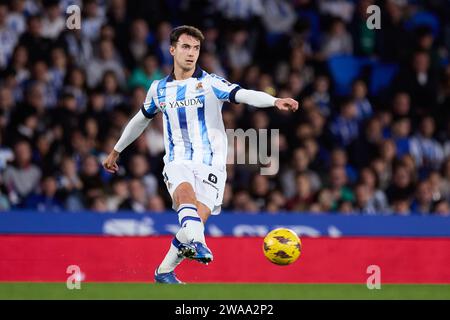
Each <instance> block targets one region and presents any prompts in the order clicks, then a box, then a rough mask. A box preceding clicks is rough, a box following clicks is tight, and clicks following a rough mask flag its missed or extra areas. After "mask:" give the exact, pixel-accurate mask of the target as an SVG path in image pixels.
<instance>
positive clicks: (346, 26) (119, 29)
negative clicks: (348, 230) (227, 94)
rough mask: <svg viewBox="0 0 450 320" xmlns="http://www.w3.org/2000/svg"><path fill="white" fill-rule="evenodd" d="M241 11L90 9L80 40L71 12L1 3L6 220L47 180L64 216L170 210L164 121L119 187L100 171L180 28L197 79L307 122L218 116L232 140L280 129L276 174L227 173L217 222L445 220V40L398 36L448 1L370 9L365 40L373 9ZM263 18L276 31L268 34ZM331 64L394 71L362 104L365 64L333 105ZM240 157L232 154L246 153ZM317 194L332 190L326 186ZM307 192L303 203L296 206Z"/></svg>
mask: <svg viewBox="0 0 450 320" xmlns="http://www.w3.org/2000/svg"><path fill="white" fill-rule="evenodd" d="M175 2H176V1H175ZM206 2H208V1H206ZM238 2H239V1H234V0H233V1H231V0H230V1H228V0H221V1H215V2H214V1H213V2H208V3H207V4H206V5H201V3H202V2H198V3H197V2H196V1H186V2H183V6H182V8H180V10H181V11H180V10H172V9H173V8H174V6H175V4H172V3H168V2H164V1H162V0H155V1H147V2H146V1H138V2H126V1H124V0H114V1H111V2H108V1H96V0H89V1H84V2H83V13H82V14H83V16H82V28H81V29H73V30H69V29H67V28H65V23H62V22H64V12H65V9H66V7H67V5H69V4H72V2H70V1H62V2H56V1H54V0H49V1H43V2H42V3H41V2H33V1H15V0H14V1H9V2H7V3H6V4H5V3H4V2H1V3H0V42H1V49H0V174H1V175H2V178H1V179H0V208H3V209H8V208H14V209H16V208H18V207H20V206H25V200H24V199H26V198H27V197H29V196H30V195H40V188H39V181H40V180H41V179H40V176H41V175H44V176H45V177H47V176H53V177H56V182H57V194H58V197H59V199H60V201H61V203H62V205H61V206H63V207H64V209H66V210H71V211H79V210H83V209H92V210H95V211H99V212H105V211H117V210H120V209H119V206H120V204H121V203H123V202H126V201H127V200H128V202H127V203H125V204H124V205H126V207H127V208H128V209H127V210H137V211H142V210H152V211H155V212H156V211H158V212H159V211H162V210H163V209H170V205H169V201H167V200H168V197H167V194H165V192H164V191H161V190H163V189H164V188H161V187H163V181H162V180H163V179H162V177H161V174H160V172H161V168H162V163H161V155H162V153H163V152H164V144H163V143H164V139H163V131H162V126H163V121H164V120H163V117H161V115H158V116H156V117H155V119H154V120H153V122H152V125H151V126H150V127H149V128H148V129H147V130H146V131H145V133H144V134H143V135H142V137H140V138H139V139H137V141H136V142H135V143H134V144H133V145H132V146H130V148H129V149H127V151H126V152H125V153H124V157H123V159H122V160H123V163H121V164H120V176H121V178H120V179H119V180H118V181H116V180H115V179H112V180H111V176H110V175H109V174H107V173H106V172H105V171H103V170H99V169H98V162H99V160H101V159H102V158H103V157H104V156H105V155H106V154H107V153H108V152H109V151H110V150H111V148H112V145H113V143H114V141H115V140H116V138H117V137H118V136H119V135H120V128H122V127H123V126H124V124H126V122H127V121H128V119H129V116H130V114H132V113H135V112H137V111H138V110H139V108H141V105H142V101H143V100H144V99H145V97H146V94H147V92H146V91H147V89H148V88H149V86H150V83H151V82H152V81H153V80H154V79H159V78H161V77H163V76H164V75H165V74H168V73H169V72H170V71H171V69H172V64H171V61H172V57H171V56H170V54H169V52H168V50H167V49H168V46H169V37H168V34H169V32H170V30H171V29H172V26H176V25H181V24H184V23H187V24H194V25H197V24H199V25H198V26H199V27H200V28H201V29H202V30H203V31H204V34H205V42H204V43H203V48H202V53H203V54H202V57H201V60H200V65H201V67H202V68H204V69H205V70H206V71H208V72H213V73H215V74H217V75H219V76H223V77H224V78H227V79H230V80H232V81H233V82H236V83H239V84H241V85H242V86H243V87H247V88H249V89H257V90H263V91H265V92H268V93H271V94H276V95H278V96H280V97H288V96H296V98H297V99H298V100H299V101H300V102H301V107H302V108H301V110H300V111H299V112H297V113H296V114H293V115H291V114H286V113H283V112H280V111H277V110H269V109H268V110H255V109H254V108H246V107H245V106H243V105H238V104H233V105H231V104H229V103H225V104H224V107H223V118H224V123H225V127H226V128H227V129H239V128H242V129H244V130H245V129H247V128H250V127H254V128H257V129H272V128H277V129H279V130H280V135H279V148H280V149H279V150H280V154H279V159H280V168H281V170H280V173H279V174H277V175H275V176H270V177H263V178H255V180H256V181H259V182H254V181H253V182H252V177H253V176H255V173H256V171H257V170H258V169H259V166H258V165H236V164H234V163H235V161H234V162H233V163H230V164H229V165H228V166H227V171H228V175H229V184H228V185H227V187H226V193H225V196H224V205H223V209H224V211H226V210H238V211H247V210H248V211H251V212H253V213H257V212H258V211H261V210H267V211H270V212H273V213H276V212H279V211H282V210H292V211H293V212H295V211H297V210H301V211H311V212H315V213H317V212H333V211H334V212H341V213H345V214H355V213H358V212H359V213H362V212H366V213H367V212H370V213H374V211H375V212H376V214H387V213H389V212H391V213H394V212H395V213H397V214H411V215H413V214H417V213H418V212H414V211H423V212H427V213H426V214H439V215H446V214H447V213H446V212H448V202H449V201H450V182H449V181H450V160H449V159H450V158H449V157H450V142H449V141H450V118H449V117H450V111H449V110H450V108H448V105H449V103H448V102H449V101H450V81H449V80H450V65H449V64H448V57H447V56H446V51H448V50H446V49H447V48H448V45H447V42H448V39H447V38H446V37H445V32H443V31H445V30H447V29H448V28H449V26H450V25H449V21H447V20H445V19H443V15H437V16H436V17H437V19H438V20H439V30H440V32H439V33H437V34H436V33H435V30H433V29H432V28H430V26H427V25H424V24H419V25H417V26H415V27H413V28H410V27H409V24H408V23H407V22H408V21H407V19H409V17H410V13H411V12H418V13H420V12H424V11H430V10H431V11H433V10H434V11H435V10H438V11H439V12H445V10H447V8H446V7H445V5H444V2H442V3H441V2H439V1H438V2H433V4H431V3H428V2H420V3H414V4H413V3H408V2H406V1H395V0H388V1H384V2H380V3H378V2H376V4H378V5H380V7H381V13H382V29H381V30H376V31H372V30H368V29H367V28H366V26H365V19H366V15H367V13H366V12H365V8H367V6H368V5H370V4H373V3H374V2H373V1H361V2H359V3H356V2H354V1H347V0H342V1H328V0H326V1H320V2H317V3H315V2H314V1H306V2H304V3H303V2H301V3H293V4H291V3H289V1H284V0H283V1H261V0H252V1H246V2H245V3H244V2H242V1H240V2H239V6H236V5H235V4H237V3H238ZM292 7H293V8H292ZM282 9H283V10H282ZM284 9H286V11H284ZM193 11H194V12H193ZM305 11H308V14H310V15H311V16H309V18H308V23H304V22H305V20H306V19H304V17H305ZM187 13H192V14H189V15H188V14H187ZM274 16H277V17H280V16H282V17H285V18H286V19H285V20H283V21H282V23H281V24H276V25H274V24H273V23H272V24H270V23H269V22H270V21H272V20H273V19H272V18H270V17H274ZM311 17H314V18H313V19H312V18H311ZM144 18H145V19H144ZM268 23H269V24H268ZM307 24H308V25H307ZM231 26H232V27H231ZM349 31H351V34H350V32H349ZM443 35H444V36H443ZM94 53H95V55H94ZM336 54H349V55H352V56H353V57H355V58H356V59H359V56H363V60H360V61H361V62H365V61H366V60H365V59H366V58H367V57H370V58H371V59H373V61H375V62H376V65H378V63H382V64H384V63H392V64H393V65H397V66H398V67H399V69H398V72H397V73H396V75H394V78H393V79H394V80H393V81H391V82H389V81H388V79H386V84H387V88H386V90H383V94H373V92H372V90H369V87H370V88H371V89H372V87H371V86H372V85H373V84H374V83H372V80H373V79H371V76H373V74H372V73H371V72H372V71H373V66H374V65H375V64H372V63H369V64H365V63H363V64H364V67H363V68H362V70H361V72H360V73H359V74H358V77H357V78H356V79H354V80H352V81H353V82H352V91H351V93H350V94H348V95H344V96H340V95H336V93H337V92H336V91H335V88H336V85H337V83H335V80H334V78H333V77H331V76H330V72H329V70H328V67H327V66H328V59H329V58H331V57H333V56H334V55H336ZM371 62H372V61H371ZM338 106H340V108H338ZM229 140H230V139H229ZM23 141H25V142H23ZM229 143H230V141H229ZM23 144H25V145H27V146H25V147H24V146H20V145H23ZM231 145H232V143H230V146H231ZM30 147H31V150H28V151H23V150H24V149H30ZM237 147H239V148H241V149H239V150H236V153H239V152H240V151H245V149H244V148H243V146H242V145H239V146H237ZM252 147H256V146H252ZM16 149H20V150H22V151H20V152H21V153H22V155H21V156H20V159H18V158H17V150H16ZM12 150H14V152H13V151H12ZM27 154H29V155H27ZM141 154H144V155H145V156H144V157H142V156H140V155H141ZM230 154H231V153H229V156H230ZM27 158H29V159H28V160H26V159H27ZM24 159H25V160H24ZM136 159H138V160H136ZM139 159H140V160H139ZM19 160H20V161H19ZM132 162H136V164H131V163H132ZM19 163H22V165H20V164H19ZM297 176H298V177H301V178H296V177H297ZM149 177H150V178H149ZM6 178H8V180H7V179H6ZM130 179H131V180H130ZM137 180H140V181H141V183H140V184H139V183H137V182H136V181H137ZM299 180H300V181H303V182H300V183H299ZM328 180H330V182H331V181H332V180H334V184H330V185H329V186H328V185H327V184H325V183H322V181H323V182H328ZM129 181H134V182H129ZM305 181H309V189H310V191H309V192H305V193H308V194H309V193H310V194H311V195H312V200H311V199H310V197H308V201H305V200H304V199H303V200H302V201H300V202H298V203H297V202H296V201H297V200H298V199H297V200H296V201H293V199H294V197H295V196H297V197H298V196H299V194H300V193H303V192H304V191H305V190H304V189H308V188H307V184H308V182H305ZM343 181H345V182H343ZM417 182H418V183H417ZM252 183H253V187H252ZM354 183H356V185H354ZM49 184H50V185H51V183H49ZM129 184H130V185H131V184H133V186H134V198H135V200H132V198H133V197H132V195H131V194H130V192H129V191H130V190H128V189H129V188H128V185H129ZM427 184H428V185H429V188H428V187H425V186H426V185H427ZM139 185H141V187H142V188H140V187H139ZM424 185H425V186H424ZM325 186H326V187H325ZM142 189H143V190H144V191H143V194H146V195H147V196H146V198H145V199H140V196H139V195H140V194H141V193H142V192H141V191H142ZM428 189H430V192H428V191H427V190H428ZM24 190H25V191H24ZM343 190H344V191H345V192H344V191H343ZM300 191H301V192H300ZM421 191H423V192H421ZM104 192H109V193H107V194H104ZM353 192H354V195H353ZM342 194H345V195H346V197H343V196H342ZM429 194H431V198H432V200H431V203H430V200H429ZM350 195H352V196H350ZM421 197H425V198H427V199H421ZM141 200H142V201H141ZM425 200H426V201H425ZM289 201H293V203H294V202H295V205H292V203H290V204H289V205H288V203H289ZM306 203H307V204H306Z"/></svg>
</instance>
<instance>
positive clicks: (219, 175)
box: [163, 161, 227, 215]
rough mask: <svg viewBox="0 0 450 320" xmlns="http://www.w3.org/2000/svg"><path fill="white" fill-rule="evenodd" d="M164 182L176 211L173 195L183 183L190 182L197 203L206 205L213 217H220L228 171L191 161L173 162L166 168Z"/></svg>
mask: <svg viewBox="0 0 450 320" xmlns="http://www.w3.org/2000/svg"><path fill="white" fill-rule="evenodd" d="M163 177H164V182H165V184H166V187H167V190H168V191H169V194H170V196H171V197H172V208H173V209H174V210H176V209H177V208H176V205H175V201H174V199H173V193H174V192H175V189H176V188H177V187H178V185H180V183H182V182H188V183H189V184H190V185H191V186H192V188H193V189H194V192H195V197H196V198H197V201H200V202H201V203H203V204H204V205H206V206H207V207H208V208H209V209H210V210H211V214H212V215H218V214H219V213H220V209H221V206H222V200H223V193H224V190H225V181H226V179H227V173H226V170H225V169H224V170H220V169H218V168H215V167H212V166H208V165H206V164H203V163H194V162H191V161H186V162H180V161H177V162H175V161H172V162H169V163H168V164H166V165H165V166H164V170H163Z"/></svg>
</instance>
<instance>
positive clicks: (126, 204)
mask: <svg viewBox="0 0 450 320" xmlns="http://www.w3.org/2000/svg"><path fill="white" fill-rule="evenodd" d="M128 188H129V189H130V195H129V197H128V198H127V199H125V200H124V201H123V202H122V203H121V204H120V205H119V209H121V210H130V211H134V212H137V213H143V212H144V211H146V210H147V205H148V203H147V199H148V198H147V195H146V193H145V186H144V183H143V182H142V181H141V180H140V179H137V178H133V179H131V180H130V181H129V182H128Z"/></svg>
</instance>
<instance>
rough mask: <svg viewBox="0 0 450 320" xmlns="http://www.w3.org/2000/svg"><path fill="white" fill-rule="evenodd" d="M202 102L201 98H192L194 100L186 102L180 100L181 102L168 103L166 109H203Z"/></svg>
mask: <svg viewBox="0 0 450 320" xmlns="http://www.w3.org/2000/svg"><path fill="white" fill-rule="evenodd" d="M202 105H203V104H202V101H201V100H200V98H192V99H186V100H180V101H174V102H167V103H166V105H165V107H169V108H183V107H201V106H202Z"/></svg>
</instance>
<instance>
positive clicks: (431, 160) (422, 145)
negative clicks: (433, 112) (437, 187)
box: [410, 116, 444, 170]
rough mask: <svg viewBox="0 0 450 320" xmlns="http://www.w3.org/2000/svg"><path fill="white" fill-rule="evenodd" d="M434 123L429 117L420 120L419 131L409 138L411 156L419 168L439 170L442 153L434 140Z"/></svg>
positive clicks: (440, 147) (442, 157) (442, 158)
mask: <svg viewBox="0 0 450 320" xmlns="http://www.w3.org/2000/svg"><path fill="white" fill-rule="evenodd" d="M435 129H436V127H435V121H434V119H433V118H432V117H431V116H427V117H424V118H422V120H421V121H420V126H419V131H418V132H417V133H416V134H415V135H414V136H413V137H412V138H411V144H410V148H411V154H412V155H413V156H414V159H415V160H416V163H417V165H418V166H419V167H423V168H424V169H427V170H429V169H439V168H440V166H441V164H442V161H443V160H444V151H443V150H442V146H441V145H440V144H439V142H438V141H437V140H436V139H434V137H433V136H434V134H435Z"/></svg>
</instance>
